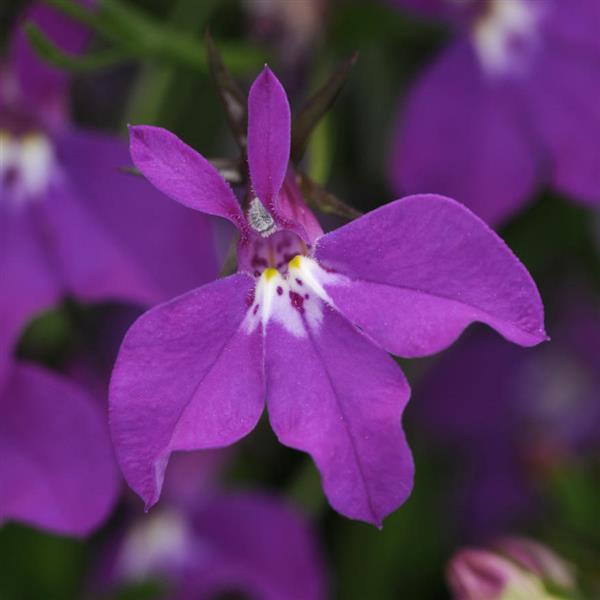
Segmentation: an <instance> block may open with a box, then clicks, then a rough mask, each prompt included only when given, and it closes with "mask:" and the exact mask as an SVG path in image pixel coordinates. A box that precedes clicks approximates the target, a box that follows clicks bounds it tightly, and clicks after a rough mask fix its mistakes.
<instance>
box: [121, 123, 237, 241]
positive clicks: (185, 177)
mask: <svg viewBox="0 0 600 600" xmlns="http://www.w3.org/2000/svg"><path fill="white" fill-rule="evenodd" d="M129 134H130V151H131V157H132V159H133V162H134V164H135V166H136V167H137V168H138V169H139V170H140V171H141V172H142V173H143V174H144V175H145V176H146V177H147V178H148V180H149V181H150V182H151V183H152V184H153V185H154V186H155V187H157V188H158V189H159V190H160V191H161V192H163V193H165V194H167V196H169V197H171V198H173V200H176V201H177V202H181V204H183V205H184V206H189V207H190V208H193V209H195V210H199V211H200V212H203V213H207V214H209V215H215V216H218V217H223V218H225V219H228V220H229V221H231V222H232V223H233V224H234V225H235V226H236V227H237V228H238V229H239V230H240V231H244V230H245V228H246V220H245V217H244V215H243V213H242V209H241V208H240V205H239V202H238V201H237V198H236V197H235V195H234V193H233V191H232V190H231V188H230V187H229V185H228V184H227V182H226V181H225V180H224V179H223V178H222V177H221V175H220V174H219V172H218V171H217V170H216V169H215V168H214V167H213V166H212V165H211V164H210V163H209V162H208V161H207V160H206V159H205V158H204V157H203V156H202V155H201V154H199V153H198V152H196V151H195V150H194V149H193V148H191V147H190V146H188V145H187V144H185V143H184V142H182V141H181V140H180V139H179V138H178V137H177V136H176V135H175V134H173V133H171V132H170V131H167V130H166V129H163V128H162V127H152V126H149V125H137V126H131V127H130V128H129Z"/></svg>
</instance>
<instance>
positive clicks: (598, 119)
mask: <svg viewBox="0 0 600 600" xmlns="http://www.w3.org/2000/svg"><path fill="white" fill-rule="evenodd" d="M566 12H569V11H566ZM598 23H600V21H598ZM567 48H568V45H563V44H547V46H546V48H545V49H544V52H543V53H542V55H541V56H540V60H539V61H538V64H537V67H536V69H535V71H534V72H533V73H532V76H531V78H530V80H529V81H528V82H527V86H526V90H525V93H527V95H528V96H529V98H530V101H531V107H530V111H531V119H532V122H533V124H534V127H535V128H536V130H537V132H538V135H539V136H540V138H541V140H542V141H543V143H544V145H545V147H546V148H547V150H548V152H549V155H550V156H549V158H550V166H551V173H550V178H551V182H552V183H553V185H554V186H556V188H558V190H559V191H561V192H563V193H566V194H568V195H570V196H573V198H574V199H577V200H579V201H580V202H583V203H586V204H592V205H596V206H598V205H600V150H599V148H598V139H599V138H600V103H598V98H600V79H599V78H598V76H597V74H598V62H599V61H600V50H599V51H598V52H597V53H596V55H594V54H593V53H592V52H588V53H584V52H581V51H579V50H578V49H577V48H569V49H567Z"/></svg>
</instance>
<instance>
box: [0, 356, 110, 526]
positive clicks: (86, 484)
mask: <svg viewBox="0 0 600 600" xmlns="http://www.w3.org/2000/svg"><path fill="white" fill-rule="evenodd" d="M0 413H1V415H2V418H1V419H0V454H1V455H2V460H1V461H0V522H1V521H4V520H7V519H16V520H19V521H24V522H25V523H29V524H32V525H36V526H38V527H43V528H45V529H49V530H51V531H55V532H58V533H62V534H69V535H86V534H88V533H90V532H91V531H93V530H94V529H95V528H96V527H98V526H99V525H100V524H101V523H102V522H103V521H104V520H105V519H106V518H107V516H108V514H109V512H110V510H111V508H112V506H113V504H114V502H115V500H116V497H117V493H118V491H119V487H120V486H119V479H118V474H117V469H116V465H115V462H114V458H113V454H112V449H111V445H110V440H109V437H108V431H107V428H106V417H105V415H104V413H103V411H102V409H101V408H100V407H99V406H98V405H97V404H96V402H95V401H94V400H93V398H91V397H88V395H87V394H86V393H84V392H83V390H81V389H80V388H79V387H77V386H75V385H73V384H71V383H70V382H69V381H68V380H66V379H64V378H63V377H62V376H58V375H56V374H53V373H51V372H49V371H46V370H45V369H42V368H40V367H37V366H34V365H27V364H19V365H16V366H15V368H14V371H13V372H12V374H11V376H10V378H9V380H8V382H7V386H6V387H5V388H4V390H3V391H2V392H1V393H0Z"/></svg>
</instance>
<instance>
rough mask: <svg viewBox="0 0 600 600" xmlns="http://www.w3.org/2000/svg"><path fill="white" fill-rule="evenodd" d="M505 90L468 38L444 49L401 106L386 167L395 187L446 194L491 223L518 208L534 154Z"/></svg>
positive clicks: (532, 179)
mask: <svg viewBox="0 0 600 600" xmlns="http://www.w3.org/2000/svg"><path fill="white" fill-rule="evenodd" d="M507 93H508V92H507V90H506V89H505V88H503V87H501V86H495V85H493V84H492V82H491V81H489V80H488V79H487V78H486V77H485V76H484V74H483V72H482V70H481V67H480V65H479V64H478V62H477V59H476V57H475V54H474V52H473V50H472V48H471V47H470V46H469V45H468V43H467V42H458V43H456V44H454V45H453V46H452V47H451V48H449V49H448V50H447V51H445V52H444V53H443V55H442V56H441V57H440V58H439V59H438V60H437V61H436V62H435V63H434V64H433V65H432V67H431V68H429V69H428V70H427V71H426V72H425V74H424V76H423V77H422V78H421V79H420V80H419V81H418V82H417V83H416V85H415V86H414V87H413V89H412V90H411V92H410V94H409V97H408V99H407V101H406V105H405V107H404V108H403V112H402V115H401V119H400V121H399V126H398V128H397V131H396V134H395V139H394V142H393V148H392V154H391V161H390V166H389V169H390V171H389V172H390V178H391V181H392V183H393V186H394V189H395V190H396V191H397V193H398V194H401V195H403V194H414V193H421V192H428V193H429V192H433V193H436V194H445V195H448V196H450V197H452V198H456V199H457V200H458V201H459V202H461V203H463V204H465V205H466V206H468V207H469V208H470V209H471V210H472V211H474V212H475V213H476V214H477V215H479V216H480V217H481V218H482V219H484V220H485V221H487V222H488V223H491V224H497V223H500V222H502V221H503V220H506V219H507V218H508V217H510V216H511V215H513V214H514V213H515V212H517V211H518V210H520V209H521V207H522V206H523V205H524V204H525V202H526V201H527V200H528V199H529V198H531V196H532V195H533V192H534V191H535V187H536V185H537V183H538V169H539V164H538V157H539V155H540V153H539V151H538V149H537V148H536V147H535V146H534V145H533V143H532V142H531V141H530V139H532V138H533V136H532V135H531V134H529V136H528V134H527V127H526V126H525V125H524V124H523V123H520V122H519V120H518V118H517V116H516V115H517V112H516V110H514V111H513V109H512V102H513V99H512V98H511V97H509V96H507Z"/></svg>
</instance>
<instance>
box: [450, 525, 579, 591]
mask: <svg viewBox="0 0 600 600" xmlns="http://www.w3.org/2000/svg"><path fill="white" fill-rule="evenodd" d="M492 548H493V549H492V550H487V549H480V548H465V549H462V550H459V551H458V552H457V553H456V554H455V555H454V556H453V557H452V559H451V560H450V562H449V564H448V568H447V580H448V585H449V586H450V589H451V590H452V593H453V594H452V597H453V598H454V599H455V600H559V599H560V598H564V597H566V596H564V595H563V594H562V593H557V594H556V595H555V594H554V593H550V592H549V591H548V589H547V587H546V585H545V584H550V585H552V586H553V587H554V588H558V590H560V591H562V592H571V591H574V590H575V576H574V573H573V569H572V567H571V566H570V565H569V564H568V563H567V562H566V561H565V560H563V559H562V558H561V557H559V556H558V555H557V554H555V553H554V552H553V551H552V550H550V548H548V547H546V546H544V545H543V544H540V543H539V542H536V541H534V540H529V539H526V538H517V537H507V538H503V539H502V540H500V541H499V542H498V543H496V544H493V545H492ZM569 597H570V595H569Z"/></svg>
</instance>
